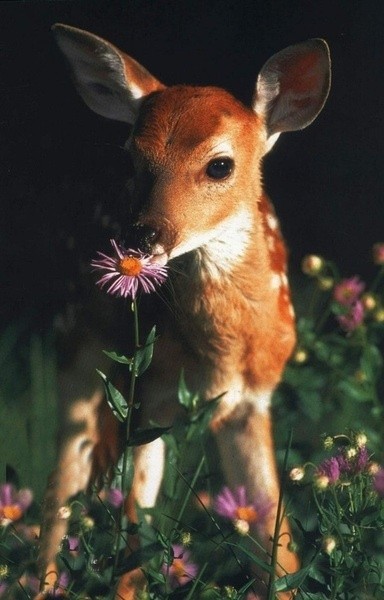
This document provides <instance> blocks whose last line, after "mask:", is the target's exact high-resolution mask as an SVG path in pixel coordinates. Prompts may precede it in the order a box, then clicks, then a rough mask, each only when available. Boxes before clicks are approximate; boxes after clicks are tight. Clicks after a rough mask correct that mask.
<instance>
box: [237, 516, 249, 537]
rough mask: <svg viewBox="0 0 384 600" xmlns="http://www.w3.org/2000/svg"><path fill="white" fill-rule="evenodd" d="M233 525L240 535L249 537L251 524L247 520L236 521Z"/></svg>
mask: <svg viewBox="0 0 384 600" xmlns="http://www.w3.org/2000/svg"><path fill="white" fill-rule="evenodd" d="M233 525H234V527H235V529H236V531H237V533H239V534H240V535H247V534H248V533H249V523H248V521H246V520H245V519H236V521H234V522H233Z"/></svg>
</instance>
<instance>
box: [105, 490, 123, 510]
mask: <svg viewBox="0 0 384 600" xmlns="http://www.w3.org/2000/svg"><path fill="white" fill-rule="evenodd" d="M107 502H109V504H110V505H111V506H113V508H120V506H121V505H122V504H123V502H124V494H123V492H122V491H121V490H119V489H118V488H110V489H109V490H108V493H107Z"/></svg>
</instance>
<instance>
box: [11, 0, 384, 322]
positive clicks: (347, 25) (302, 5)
mask: <svg viewBox="0 0 384 600" xmlns="http://www.w3.org/2000/svg"><path fill="white" fill-rule="evenodd" d="M57 21H59V22H63V23H67V24H70V25H74V26H77V27H80V28H84V29H88V30H90V31H92V32H94V33H96V34H98V35H100V36H102V37H105V38H107V39H109V40H110V41H112V42H113V43H114V44H115V45H117V46H119V47H120V48H122V49H123V50H125V51H126V52H127V53H129V54H131V55H132V56H134V57H135V58H136V59H137V60H139V61H140V62H141V63H143V64H144V65H145V66H146V67H147V68H148V69H149V70H150V71H151V72H152V73H153V74H154V75H156V76H157V77H158V78H159V79H161V80H162V81H164V83H167V84H172V83H192V84H194V83H195V84H214V85H221V86H222V87H225V88H227V89H229V90H230V91H231V92H233V93H234V94H235V95H236V96H238V97H239V98H241V99H242V100H244V101H246V102H249V101H250V98H251V96H252V90H253V86H254V82H255V79H256V76H257V73H258V71H259V69H260V68H261V66H262V64H263V63H264V62H265V61H266V60H267V59H268V58H269V57H270V56H271V55H272V54H273V53H274V52H276V51H278V50H280V49H282V48H284V47H285V46H287V45H289V44H292V43H296V42H298V41H301V40H305V39H308V38H311V37H323V38H325V39H326V40H327V41H328V43H329V45H330V49H331V53H332V58H333V84H332V90H331V95H330V98H329V100H328V102H327V104H326V107H325V109H324V111H323V112H322V113H321V115H320V117H319V118H318V119H317V120H316V121H315V123H314V124H313V125H312V126H310V127H309V128H308V129H306V130H304V131H303V132H297V133H291V134H286V135H285V136H281V138H280V140H279V141H278V143H277V145H276V146H275V148H274V149H273V151H272V153H271V155H270V156H268V158H267V159H266V161H265V185H266V188H267V190H268V192H269V193H270V195H271V196H272V198H273V200H274V203H275V205H276V208H277V212H278V214H279V216H280V220H281V223H282V228H283V231H284V234H285V236H286V239H287V241H288V245H289V247H290V250H291V262H292V268H293V271H295V270H298V269H299V264H300V260H301V258H302V256H303V255H304V254H305V253H308V252H311V253H313V252H315V253H321V254H323V255H325V256H327V257H328V258H331V259H335V260H336V261H337V262H338V264H339V266H340V267H341V270H342V271H343V273H344V274H345V275H353V274H357V273H359V274H361V275H362V276H363V277H369V276H370V275H371V273H372V270H373V267H372V265H371V258H370V252H371V246H372V244H373V243H374V242H376V241H384V227H383V226H384V170H383V162H384V161H383V144H384V142H383V140H384V125H383V121H384V117H383V90H384V83H383V81H384V3H383V2H382V1H380V0H379V1H377V2H374V1H370V0H367V1H363V0H345V1H342V0H333V2H325V1H321V0H319V1H316V2H315V1H312V0H269V1H268V0H265V1H261V0H253V1H251V0H250V1H241V0H238V1H231V0H210V1H197V0H189V1H184V0H173V1H165V0H157V1H156V0H125V1H123V0H114V1H113V0H111V1H107V0H92V1H80V2H79V1H76V0H74V1H67V0H63V1H45V2H34V1H31V2H0V108H1V111H0V194H1V200H0V202H1V230H0V257H1V260H0V268H1V274H2V277H1V280H2V285H1V302H0V307H1V308H0V325H4V324H6V323H7V322H9V321H10V320H12V319H15V318H19V316H20V315H22V314H24V313H25V311H26V310H27V311H28V310H29V311H35V314H36V316H37V320H39V319H40V317H44V318H45V319H46V318H48V319H49V318H51V316H52V315H53V314H54V313H55V311H57V310H59V309H61V308H62V306H63V305H64V304H65V303H66V302H67V300H68V298H71V297H72V298H73V297H74V296H76V293H77V289H78V288H77V283H78V279H79V275H78V268H77V265H78V259H79V257H80V256H81V257H82V258H83V259H84V261H85V263H84V264H87V261H88V259H89V257H91V256H94V254H95V250H96V249H98V248H100V244H101V243H104V242H105V240H106V239H108V237H109V233H110V231H114V227H115V222H118V221H121V219H123V218H124V217H122V216H121V207H122V205H123V203H124V191H123V183H124V175H125V170H126V169H127V168H128V165H127V163H126V161H127V159H126V157H124V155H123V153H122V151H121V149H120V148H121V145H122V144H123V142H124V140H125V139H126V137H127V134H128V128H127V126H126V125H121V124H118V123H113V122H109V121H107V120H104V119H103V118H102V117H98V116H97V115H94V114H92V113H91V112H90V111H89V110H88V109H87V108H86V107H85V106H84V105H83V103H82V101H81V100H80V99H79V97H78V96H77V95H76V92H75V91H74V89H73V88H72V85H71V84H70V81H69V78H68V73H67V71H66V67H65V64H64V61H63V60H62V58H61V56H60V55H59V52H58V51H57V49H56V47H55V44H54V41H53V39H52V36H51V34H50V26H51V25H52V24H53V23H55V22H57ZM102 225H104V228H103V227H102Z"/></svg>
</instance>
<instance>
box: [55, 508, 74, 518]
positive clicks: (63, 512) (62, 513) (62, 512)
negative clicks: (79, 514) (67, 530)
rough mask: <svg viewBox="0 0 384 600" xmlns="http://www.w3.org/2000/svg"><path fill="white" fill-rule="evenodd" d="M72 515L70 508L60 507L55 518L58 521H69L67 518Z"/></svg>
mask: <svg viewBox="0 0 384 600" xmlns="http://www.w3.org/2000/svg"><path fill="white" fill-rule="evenodd" d="M71 514H72V510H71V507H70V506H60V508H59V510H58V511H57V515H56V516H57V518H58V519H62V520H63V521H66V520H67V519H69V517H70V516H71Z"/></svg>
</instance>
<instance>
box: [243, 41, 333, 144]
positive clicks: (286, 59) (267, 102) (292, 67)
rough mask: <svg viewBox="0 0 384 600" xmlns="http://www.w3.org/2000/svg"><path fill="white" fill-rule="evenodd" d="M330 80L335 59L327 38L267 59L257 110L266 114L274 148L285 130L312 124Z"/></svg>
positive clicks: (255, 103) (259, 81) (258, 86)
mask: <svg viewBox="0 0 384 600" xmlns="http://www.w3.org/2000/svg"><path fill="white" fill-rule="evenodd" d="M330 83H331V61H330V56H329V48H328V45H327V43H326V42H325V41H324V40H320V39H314V40H308V41H307V42H303V43H301V44H296V45H294V46H289V47H288V48H285V50H282V51H281V52H278V53H277V54H275V55H274V56H272V58H270V59H269V60H268V61H267V62H266V64H265V65H264V67H263V68H262V70H261V72H260V74H259V76H258V79H257V83H256V90H255V96H254V99H253V109H254V111H255V112H256V113H257V114H259V115H261V116H263V117H264V120H265V124H266V128H267V135H268V138H269V140H270V142H269V143H270V147H271V146H272V145H273V143H274V142H275V141H276V139H277V138H278V136H279V134H280V133H281V132H283V131H296V130H297V129H304V127H307V125H309V124H310V123H312V121H313V120H314V119H315V118H316V117H317V115H318V114H319V112H320V111H321V109H322V108H323V106H324V104H325V101H326V99H327V96H328V93H329V88H330ZM268 149H269V148H268Z"/></svg>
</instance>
